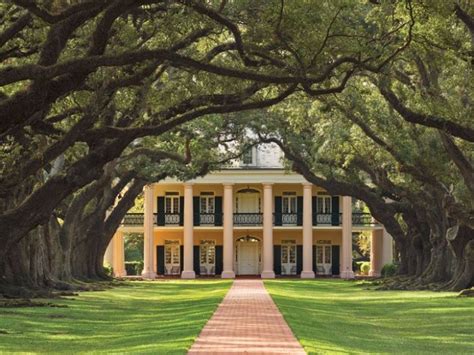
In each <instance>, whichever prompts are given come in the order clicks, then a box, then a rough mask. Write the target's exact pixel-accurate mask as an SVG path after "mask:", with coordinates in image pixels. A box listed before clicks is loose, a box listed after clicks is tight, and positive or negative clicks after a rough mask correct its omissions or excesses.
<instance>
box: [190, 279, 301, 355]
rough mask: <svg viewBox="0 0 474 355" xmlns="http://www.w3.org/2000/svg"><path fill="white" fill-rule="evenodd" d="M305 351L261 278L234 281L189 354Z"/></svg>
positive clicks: (299, 352)
mask: <svg viewBox="0 0 474 355" xmlns="http://www.w3.org/2000/svg"><path fill="white" fill-rule="evenodd" d="M228 353H229V354H236V353H240V354H248V353H252V354H257V353H258V354H305V352H304V350H303V348H302V347H301V345H300V344H299V343H298V341H297V340H296V338H295V336H294V335H293V333H292V332H291V330H290V328H289V327H288V324H286V322H285V320H284V319H283V316H282V315H281V313H280V311H279V310H278V308H277V307H276V305H275V303H273V300H272V299H271V297H270V295H269V294H268V292H267V290H265V287H264V286H263V282H262V281H261V280H235V281H234V284H233V285H232V287H231V289H230V290H229V292H228V293H227V295H226V296H225V298H224V300H223V301H222V303H221V304H220V305H219V307H218V308H217V310H216V312H215V313H214V315H213V316H212V318H211V319H210V320H209V322H207V324H206V326H205V327H204V328H203V330H202V331H201V334H199V336H198V338H197V339H196V341H195V342H194V344H193V346H192V347H191V349H190V350H189V352H188V354H228Z"/></svg>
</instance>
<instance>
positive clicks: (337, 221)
mask: <svg viewBox="0 0 474 355" xmlns="http://www.w3.org/2000/svg"><path fill="white" fill-rule="evenodd" d="M153 217H154V218H153V223H154V224H155V225H159V226H179V225H183V216H182V214H179V213H155V214H154V216H153ZM222 221H223V215H222V213H200V214H198V215H194V225H196V226H222ZM233 222H234V226H262V225H263V213H234V214H233ZM143 223H144V216H143V213H127V214H126V215H125V217H124V219H123V221H122V224H123V225H127V226H140V225H143ZM302 223H303V216H302V214H301V213H273V225H274V226H301V225H302ZM341 224H342V213H338V214H333V213H315V214H313V226H340V225H341ZM376 224H377V222H376V221H375V220H374V218H373V217H372V216H371V215H370V213H365V212H353V213H352V225H354V226H372V225H376Z"/></svg>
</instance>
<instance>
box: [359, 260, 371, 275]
mask: <svg viewBox="0 0 474 355" xmlns="http://www.w3.org/2000/svg"><path fill="white" fill-rule="evenodd" d="M369 270H370V263H369V262H368V261H364V262H363V263H361V264H360V273H361V274H363V275H368V274H369Z"/></svg>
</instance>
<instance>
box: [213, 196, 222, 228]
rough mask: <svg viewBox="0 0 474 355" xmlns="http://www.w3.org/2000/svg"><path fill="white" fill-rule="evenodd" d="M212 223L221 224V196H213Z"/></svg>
mask: <svg viewBox="0 0 474 355" xmlns="http://www.w3.org/2000/svg"><path fill="white" fill-rule="evenodd" d="M214 203H215V206H214V213H215V214H214V225H215V226H222V196H216V197H214Z"/></svg>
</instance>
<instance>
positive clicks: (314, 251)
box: [313, 245, 318, 274]
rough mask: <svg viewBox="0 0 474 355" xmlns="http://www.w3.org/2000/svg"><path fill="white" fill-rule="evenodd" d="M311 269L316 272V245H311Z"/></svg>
mask: <svg viewBox="0 0 474 355" xmlns="http://www.w3.org/2000/svg"><path fill="white" fill-rule="evenodd" d="M313 271H314V273H315V274H317V272H316V271H318V265H317V263H316V245H313Z"/></svg>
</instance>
